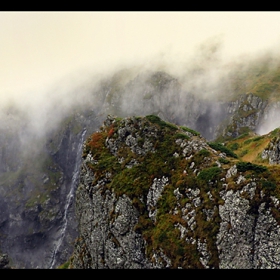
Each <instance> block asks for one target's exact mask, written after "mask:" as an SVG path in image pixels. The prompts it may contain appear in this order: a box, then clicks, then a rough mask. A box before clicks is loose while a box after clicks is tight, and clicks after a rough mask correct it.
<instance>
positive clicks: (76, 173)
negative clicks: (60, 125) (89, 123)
mask: <svg viewBox="0 0 280 280" xmlns="http://www.w3.org/2000/svg"><path fill="white" fill-rule="evenodd" d="M85 134H86V129H85V130H84V131H83V132H82V136H81V141H80V142H79V145H78V149H77V158H76V163H75V169H74V172H73V176H72V180H71V186H70V190H69V193H68V194H67V197H66V203H65V207H64V215H63V220H62V227H61V229H60V236H59V239H58V242H57V243H56V244H55V248H54V251H53V254H52V260H51V265H50V268H53V267H54V265H55V262H56V255H57V252H58V251H59V249H60V246H61V244H62V241H63V239H64V237H65V233H66V229H67V224H68V218H67V216H68V212H69V211H68V210H69V207H70V205H71V203H72V201H73V198H74V193H75V190H76V186H77V183H78V179H79V175H80V166H81V153H82V146H83V141H84V136H85Z"/></svg>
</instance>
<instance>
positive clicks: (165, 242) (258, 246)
mask: <svg viewBox="0 0 280 280" xmlns="http://www.w3.org/2000/svg"><path fill="white" fill-rule="evenodd" d="M279 136H280V131H279V129H278V130H277V131H275V132H274V133H273V135H269V136H263V137H259V136H251V137H249V138H247V139H246V140H245V141H244V142H243V143H242V145H244V147H242V149H246V148H248V150H249V151H248V153H249V154H251V155H252V154H254V155H255V154H256V155H255V158H252V159H253V161H252V162H250V161H244V160H242V159H241V158H240V157H238V156H237V154H236V153H235V152H233V151H232V150H230V149H229V148H228V147H227V146H225V145H222V144H221V143H216V142H207V140H206V139H205V138H203V137H202V136H201V135H200V133H198V132H196V131H193V130H191V129H189V128H187V127H184V126H177V125H174V124H172V123H169V122H165V121H163V120H162V119H160V118H159V117H157V116H155V115H148V116H145V117H128V118H123V119H121V118H113V117H111V116H108V118H107V119H106V120H105V122H104V124H103V126H102V127H101V129H100V130H99V131H97V132H95V133H93V134H92V135H91V136H90V137H88V139H87V140H86V141H85V143H84V146H83V153H82V158H83V161H82V165H81V174H80V183H79V186H78V189H77V192H76V213H77V217H78V220H79V236H78V238H77V240H76V242H75V250H74V253H73V255H72V257H71V258H70V261H69V264H68V267H70V268H83V269H85V268H94V269H98V268H100V269H104V268H110V269H116V268H118V269H123V268H127V269H135V268H136V269H140V268H202V269H203V268H206V269H208V268H209V269H210V268H216V269H217V268H247V269H248V268H279V260H280V253H279V250H277V248H278V246H279V242H280V239H279V233H280V208H279V207H280V205H279V198H280V194H279V187H280V185H279V175H280V167H279V166H277V162H275V161H273V162H271V160H270V159H272V158H273V159H275V157H277V160H280V157H279V150H277V149H274V148H273V145H274V147H278V146H279V143H280V138H279ZM237 141H238V140H236V141H234V142H231V143H230V144H229V146H231V147H232V146H237V145H236V144H238V143H241V142H237ZM252 143H253V144H254V147H255V146H256V147H258V146H260V147H261V149H260V150H259V151H260V152H259V153H258V155H257V153H256V151H255V150H253V151H252V152H251V150H252V149H253V146H252V147H251V148H249V146H248V145H250V144H252ZM273 143H274V144H273ZM275 145H276V146H275ZM238 148H240V149H241V144H240V146H239V147H238ZM261 151H262V152H261ZM268 151H269V152H271V153H269V152H268ZM273 151H274V152H273ZM268 154H269V156H268ZM258 156H259V160H261V161H262V164H256V163H253V162H254V161H255V160H257V159H258Z"/></svg>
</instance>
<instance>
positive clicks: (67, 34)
mask: <svg viewBox="0 0 280 280" xmlns="http://www.w3.org/2000/svg"><path fill="white" fill-rule="evenodd" d="M215 36H217V37H220V38H221V39H222V40H223V47H224V49H223V50H224V55H225V56H235V55H238V54H241V53H244V52H248V53H254V52H256V51H259V50H265V49H266V48H270V47H272V48H277V47H278V46H279V42H280V12H207V11H206V12H0V38H1V44H0V59H1V62H0V97H2V99H3V97H4V96H7V95H11V94H13V93H16V94H23V93H24V92H26V91H29V90H34V89H35V90H37V89H38V91H39V90H40V89H43V88H46V87H48V86H49V85H51V84H52V83H54V82H56V81H58V80H59V79H60V78H63V77H67V76H69V77H70V75H72V74H75V73H83V71H87V70H88V71H96V70H97V71H101V72H102V71H106V69H110V68H111V67H114V66H115V65H118V64H119V63H131V62H134V61H135V62H145V63H146V64H147V65H148V64H149V63H152V60H153V57H161V58H162V59H167V60H170V61H171V59H175V60H177V62H178V61H180V60H184V59H185V58H186V57H189V56H191V55H192V53H193V51H194V49H195V48H196V47H197V46H198V45H200V44H201V43H203V42H204V41H207V40H208V39H209V38H213V37H215Z"/></svg>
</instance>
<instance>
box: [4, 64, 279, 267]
mask: <svg viewBox="0 0 280 280" xmlns="http://www.w3.org/2000/svg"><path fill="white" fill-rule="evenodd" d="M270 64H273V65H274V67H268V66H269V65H270ZM277 65H278V66H277ZM279 65H280V64H279V63H278V64H277V61H271V60H268V59H265V60H264V61H257V62H256V63H253V64H251V65H250V66H248V67H244V65H241V66H240V65H237V67H235V68H232V70H231V71H229V72H228V71H225V73H227V75H224V76H222V77H221V79H220V81H219V82H218V83H213V82H211V79H212V78H213V76H211V77H210V78H211V79H208V78H209V77H206V78H205V77H204V75H205V71H204V69H202V68H199V69H190V71H189V72H188V73H186V74H183V75H181V76H180V77H178V76H176V75H174V74H171V73H169V72H167V71H164V70H162V69H157V70H155V71H152V70H151V71H146V72H145V71H144V72H141V71H138V70H137V71H134V70H133V69H123V70H120V71H117V72H115V73H113V74H112V75H109V76H106V77H104V78H103V79H101V80H100V81H99V82H98V83H95V84H94V85H85V88H87V90H88V91H89V94H83V92H82V89H77V90H74V92H75V94H74V96H73V95H71V94H65V95H63V96H64V97H63V98H64V99H63V100H61V102H58V101H59V98H57V99H55V100H57V102H55V103H54V104H53V105H54V106H53V107H52V111H51V112H49V111H48V110H47V109H46V108H45V107H44V106H43V105H42V108H39V111H40V109H42V112H44V113H46V114H45V115H46V116H47V119H46V120H45V123H44V122H42V123H41V122H40V118H38V120H37V119H36V122H35V123H36V125H37V126H38V127H39V128H40V129H41V130H42V131H40V132H41V134H39V135H37V134H34V131H33V127H32V124H34V123H33V122H32V120H30V119H29V115H28V114H27V113H26V112H25V111H24V110H25V109H24V110H21V109H19V108H23V107H19V108H17V106H16V105H12V104H10V105H9V106H7V108H5V109H3V110H2V107H1V111H0V113H1V123H0V132H1V133H0V210H1V215H0V253H3V254H4V257H3V260H4V263H5V262H6V259H7V255H8V259H9V265H10V266H11V267H15V268H22V267H24V268H36V267H38V268H56V267H58V266H59V265H61V264H63V263H64V262H65V261H67V260H68V258H69V257H70V256H71V254H72V251H73V242H74V240H75V238H76V237H77V234H78V228H77V217H76V215H75V213H74V205H73V201H74V198H75V194H76V185H77V183H78V181H79V173H80V166H79V165H80V162H81V152H82V145H83V142H84V141H85V139H87V138H88V137H89V136H90V135H91V134H92V132H93V131H96V130H98V129H99V127H100V126H101V125H102V123H103V121H104V120H105V119H106V116H107V115H108V114H111V115H114V116H117V117H120V118H126V117H130V118H132V119H135V117H133V116H145V115H155V116H158V117H160V118H161V120H162V121H164V122H170V123H173V124H174V126H184V127H188V128H190V129H191V130H193V131H198V132H199V133H200V135H201V136H202V137H201V138H200V137H198V136H196V140H197V141H198V140H199V141H198V143H200V142H201V141H202V139H204V140H203V141H204V142H205V145H206V147H208V146H207V141H214V140H219V141H220V142H223V143H224V144H225V145H226V146H228V147H230V148H231V147H236V146H238V145H239V147H238V149H237V150H235V152H236V154H237V155H238V158H239V159H242V160H245V161H249V162H250V161H251V159H252V158H254V159H256V161H255V163H256V164H263V163H264V162H266V164H269V163H272V164H276V165H277V164H278V163H279V155H278V151H279V139H278V138H277V137H278V136H277V133H276V134H275V135H274V136H275V139H274V138H273V137H274V136H271V137H268V138H264V139H260V140H258V141H256V140H257V136H256V135H254V137H255V138H254V139H249V138H246V137H247V136H245V138H242V137H243V136H244V135H246V134H248V133H249V134H248V135H249V136H250V133H253V132H259V131H260V129H261V128H262V127H264V126H266V125H267V124H268V126H269V124H270V123H273V125H274V127H272V128H275V127H276V126H277V123H275V121H277V119H278V116H279V106H280V103H279V100H280V95H279V92H278V91H277V89H278V88H279V85H280V67H279ZM202 66H203V65H202ZM206 74H207V73H206ZM206 76H207V75H206ZM213 92H215V94H213ZM58 95H59V93H58ZM50 96H51V95H50ZM74 97H75V98H74ZM50 99H51V98H50ZM70 99H71V100H72V99H73V100H75V102H74V103H73V105H72V107H71V108H70V109H69V108H68V107H67V106H64V105H67V104H68V101H69V100H70ZM83 99H84V100H83ZM80 100H83V102H81V103H79V101H80ZM76 103H77V104H76ZM50 107H51V106H50ZM64 107H65V108H64ZM66 107H67V108H66ZM44 110H45V111H44ZM62 112H63V113H62ZM30 116H32V114H30ZM39 116H40V115H39ZM42 116H44V114H42ZM49 123H53V124H55V125H53V126H51V127H52V129H48V130H46V131H45V127H46V124H49ZM38 124H39V125H38ZM43 124H45V125H43ZM279 125H280V124H279ZM38 127H37V129H38ZM40 129H38V130H40ZM120 133H121V134H120V135H122V133H130V130H129V131H128V132H125V130H124V131H123V132H120ZM135 133H136V132H135ZM145 133H146V131H145ZM147 133H148V134H147V135H150V134H149V131H147ZM154 133H155V135H154V137H163V136H158V135H157V133H158V132H157V131H156V132H154ZM180 134H182V133H181V132H180ZM183 134H186V131H184V133H183ZM113 135H115V134H113ZM249 136H248V137H249ZM114 137H115V136H114ZM120 137H121V138H120V139H122V140H124V139H125V140H126V141H127V143H128V144H127V145H128V147H130V148H131V154H129V157H127V154H125V153H124V156H123V158H124V159H123V160H124V162H125V163H122V164H125V165H127V166H129V167H131V168H132V167H136V166H134V165H137V164H138V163H139V162H138V161H139V160H138V161H137V160H136V159H134V156H132V155H134V154H133V153H136V154H137V153H138V152H139V153H141V156H142V157H145V156H146V154H147V153H149V154H151V152H152V151H151V150H150V149H151V147H154V148H155V147H157V145H158V144H157V145H155V146H153V144H151V143H153V141H154V138H153V137H152V135H150V136H149V137H150V138H151V139H150V138H149V139H148V140H149V141H146V140H145V137H144V135H143V136H142V137H141V139H138V138H137V137H138V136H137V137H135V136H132V137H129V138H128V139H126V138H125V135H123V136H120ZM147 137H148V136H147ZM239 137H241V138H239ZM250 137H251V136H250ZM113 139H114V138H110V139H109V140H110V141H108V143H107V145H108V146H109V147H110V149H111V150H112V152H113V153H114V151H115V153H116V152H118V153H120V151H119V150H118V145H119V144H118V145H117V143H118V142H117V143H115V142H114V141H113ZM135 139H138V140H137V141H138V142H139V143H137V145H136V143H135V141H136V140H135ZM205 139H207V141H206V140H205ZM265 139H266V140H265ZM203 141H202V142H203ZM240 141H242V143H241V142H240ZM202 142H201V143H202ZM268 142H269V143H270V144H269V143H268ZM158 143H160V141H159V140H158ZM144 144H145V145H144ZM268 144H269V145H268ZM182 145H185V144H182ZM193 145H194V147H196V146H195V145H197V143H196V142H193ZM199 145H200V144H199ZM201 145H202V144H201ZM253 145H255V146H254V147H253ZM256 145H258V146H256ZM171 146H172V145H171ZM171 146H170V147H171ZM176 147H177V146H176ZM177 148H178V147H177ZM177 148H176V149H175V148H173V149H172V151H173V152H174V153H175V152H176V153H178V154H179V151H177ZM255 148H256V149H255ZM260 148H262V150H259V149H260ZM165 149H166V151H167V150H168V149H169V146H168V145H167V146H166V147H165V148H162V150H161V151H162V153H165ZM207 149H208V148H207ZM250 149H251V150H253V149H255V151H258V152H262V154H259V156H258V158H256V157H257V154H255V155H253V154H250V153H248V150H250ZM210 151H212V150H211V149H210ZM137 155H138V154H137ZM212 155H213V156H214V154H211V156H210V158H211V157H212ZM169 156H170V159H169V160H171V159H172V160H175V158H174V157H173V155H172V156H171V154H169ZM186 157H187V156H186ZM128 158H129V160H130V161H129V162H126V161H127V160H128ZM119 160H120V161H122V159H121V158H120V159H119ZM158 160H160V157H159V159H158ZM169 160H168V161H167V162H169ZM213 160H214V159H213ZM213 160H212V159H211V161H213ZM145 163H146V164H147V165H148V163H149V162H145ZM108 164H109V165H110V162H109V163H108V162H106V161H105V162H103V168H104V169H106V168H107V165H108ZM170 164H172V166H174V164H175V163H174V162H172V161H171V163H170ZM194 164H195V165H194V166H192V169H193V170H195V169H197V168H198V166H197V165H198V162H194ZM217 164H218V163H217ZM153 168H155V167H153ZM170 168H171V167H170ZM176 168H177V166H176ZM171 169H173V167H172V168H171ZM132 170H134V169H132ZM155 170H156V169H155ZM214 170H215V169H214ZM181 171H182V170H181ZM139 172H140V171H139ZM182 172H183V171H182ZM195 172H198V171H195ZM213 172H214V171H213ZM160 174H161V175H158V177H157V179H158V180H163V181H162V182H161V183H160V182H159V184H166V183H163V182H165V181H164V180H165V179H163V176H164V178H165V177H166V176H165V175H164V174H165V173H164V174H162V173H160ZM191 174H192V173H191ZM133 176H134V175H133ZM135 176H136V175H135ZM149 176H154V175H153V172H152V171H149ZM134 179H136V178H134ZM169 180H170V178H169ZM232 180H233V179H232ZM153 183H154V182H153V181H152V179H151V180H150V181H148V182H146V185H145V186H146V187H145V188H147V185H153ZM169 183H170V182H169ZM169 183H168V184H169ZM196 183H197V182H196ZM196 183H195V184H196ZM129 184H130V186H131V184H132V183H131V182H130V183H129ZM155 184H156V183H155ZM168 184H167V185H168ZM132 189H133V188H132ZM133 191H134V189H133ZM146 192H147V190H146ZM145 195H147V193H145ZM135 199H136V198H135ZM150 199H151V198H150ZM136 200H137V201H138V200H139V198H137V199H136ZM168 203H169V202H168ZM139 205H140V206H141V205H142V204H139ZM140 206H139V207H140ZM122 207H123V206H122ZM154 207H155V206H153V208H154ZM129 209H130V208H129ZM127 211H128V210H127ZM151 211H152V210H151ZM151 215H152V214H151ZM143 221H146V220H145V219H144V220H143ZM149 223H150V222H149ZM149 223H148V224H149ZM140 228H141V227H140ZM131 234H132V233H131ZM137 234H138V231H137ZM147 234H150V233H149V232H148V233H147ZM137 236H138V235H137ZM139 238H140V237H139ZM141 238H142V237H141ZM141 238H140V239H139V242H142V241H140V240H142V239H141ZM144 240H146V239H144ZM143 242H144V241H143ZM130 246H133V245H132V244H131V245H130ZM135 246H136V245H135ZM137 246H138V245H137ZM180 246H181V245H180ZM6 254H7V255H6ZM139 254H140V253H139ZM157 254H159V253H157ZM147 262H149V260H147Z"/></svg>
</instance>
